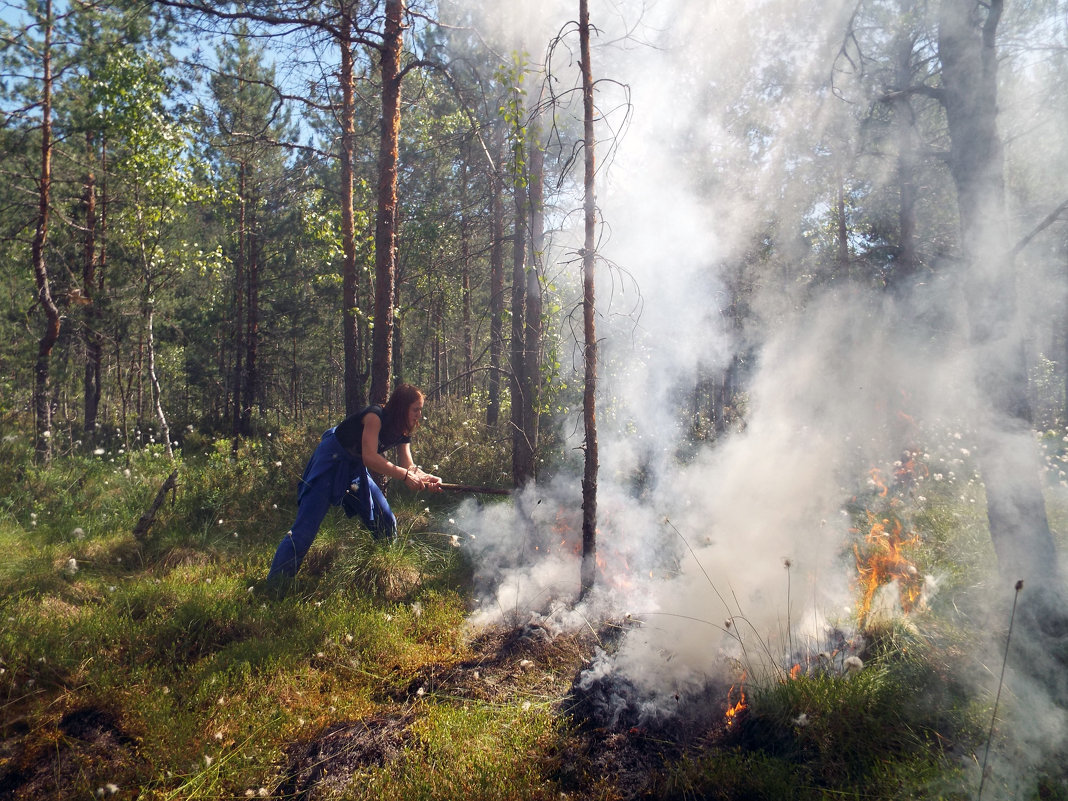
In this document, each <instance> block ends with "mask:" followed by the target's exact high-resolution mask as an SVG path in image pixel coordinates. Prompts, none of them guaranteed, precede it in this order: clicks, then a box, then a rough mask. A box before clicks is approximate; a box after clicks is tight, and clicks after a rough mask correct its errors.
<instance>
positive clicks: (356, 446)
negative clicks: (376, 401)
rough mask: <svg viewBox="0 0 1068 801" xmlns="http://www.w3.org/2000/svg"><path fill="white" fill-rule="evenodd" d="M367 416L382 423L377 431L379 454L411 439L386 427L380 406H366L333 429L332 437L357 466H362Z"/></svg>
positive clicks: (390, 427)
mask: <svg viewBox="0 0 1068 801" xmlns="http://www.w3.org/2000/svg"><path fill="white" fill-rule="evenodd" d="M368 414H374V415H377V416H378V419H379V420H381V421H382V426H381V428H379V429H378V452H379V453H383V452H385V451H387V450H389V449H390V448H395V447H397V446H398V445H403V444H405V443H407V442H411V441H412V440H411V437H407V436H405V435H404V434H402V433H400V432H399V431H397V430H396V429H394V428H393V427H392V426H387V425H386V421H385V419H384V418H383V417H382V407H381V406H368V407H367V408H366V409H361V410H360V411H358V412H356V414H350V415H349V416H348V417H346V418H345V419H344V420H343V421H341V422H340V423H338V425H337V427H336V428H335V429H334V436H335V437H337V441H338V442H339V443H340V444H341V447H343V448H344V449H345V450H346V451H348V452H349V455H350V456H351V457H352V458H353V459H354V460H355V461H356V462H357V463H358V464H360V465H363V453H362V450H363V448H362V445H363V418H364V417H366V416H367V415H368Z"/></svg>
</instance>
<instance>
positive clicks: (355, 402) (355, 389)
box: [340, 13, 366, 414]
mask: <svg viewBox="0 0 1068 801" xmlns="http://www.w3.org/2000/svg"><path fill="white" fill-rule="evenodd" d="M352 24H353V22H352V19H351V17H350V16H349V15H348V14H347V13H346V14H345V15H344V16H343V17H342V25H343V26H344V28H345V30H344V35H343V36H342V38H341V42H340V45H341V250H342V264H341V297H342V300H341V305H342V312H341V321H342V322H341V325H342V341H343V342H344V351H345V356H344V358H345V367H344V372H345V413H346V414H354V413H355V412H357V411H359V410H360V409H361V408H363V406H364V405H365V404H364V402H365V400H366V396H365V395H364V381H365V379H366V376H365V375H364V374H363V373H362V371H361V370H360V366H361V365H362V364H363V353H362V352H361V351H362V348H360V333H359V320H358V319H357V315H356V310H357V309H358V308H359V305H358V304H359V298H358V293H359V278H358V276H357V275H356V221H355V214H354V212H353V199H352V194H353V189H352V181H353V160H354V159H355V138H356V87H355V84H354V82H353V80H354V79H353V54H352V48H353V44H352V41H351V40H350V38H349V35H350V32H351V30H352Z"/></svg>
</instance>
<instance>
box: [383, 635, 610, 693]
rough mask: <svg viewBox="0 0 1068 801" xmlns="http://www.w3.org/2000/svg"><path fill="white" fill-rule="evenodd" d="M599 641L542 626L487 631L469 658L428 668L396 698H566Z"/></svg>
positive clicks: (400, 690)
mask: <svg viewBox="0 0 1068 801" xmlns="http://www.w3.org/2000/svg"><path fill="white" fill-rule="evenodd" d="M597 643H598V640H597V637H596V636H595V635H594V634H593V633H592V632H580V633H574V632H568V633H562V634H554V633H552V632H551V631H550V630H549V629H548V628H546V627H544V626H542V625H539V624H527V625H525V626H518V627H515V628H510V629H501V628H492V629H487V630H485V631H483V632H482V633H480V634H479V635H478V636H477V637H476V638H475V639H474V640H473V641H472V643H471V651H472V652H473V655H472V656H471V657H470V658H468V659H465V660H464V661H462V662H460V663H457V664H451V665H429V666H427V667H426V668H424V669H423V670H422V671H421V672H420V673H419V674H418V675H417V676H416V677H415V678H414V679H412V680H411V681H410V682H408V683H407V684H406V685H405V686H404V687H402V688H400V689H399V690H397V691H396V692H394V693H392V694H391V698H392V700H398V701H406V700H410V699H412V698H418V697H420V696H423V695H426V694H436V695H445V696H450V697H456V698H460V699H464V700H476V701H499V700H502V699H504V698H507V697H508V696H511V695H514V694H516V693H523V694H530V695H538V696H541V697H555V698H562V697H563V696H564V695H565V694H566V693H567V692H568V688H569V687H570V686H571V681H572V677H573V676H574V675H575V674H576V673H577V672H578V671H579V670H581V669H582V667H583V666H584V665H586V664H587V663H588V661H589V659H590V657H591V656H592V654H593V652H594V649H595V648H596V646H597Z"/></svg>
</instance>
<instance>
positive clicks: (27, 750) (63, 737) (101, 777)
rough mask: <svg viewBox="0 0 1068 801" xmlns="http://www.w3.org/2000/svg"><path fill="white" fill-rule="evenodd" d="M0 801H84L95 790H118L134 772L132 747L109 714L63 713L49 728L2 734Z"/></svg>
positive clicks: (88, 711)
mask: <svg viewBox="0 0 1068 801" xmlns="http://www.w3.org/2000/svg"><path fill="white" fill-rule="evenodd" d="M0 754H2V755H3V757H4V759H3V760H0V798H5V799H8V798H9V799H12V801H22V800H23V799H26V800H27V801H29V799H33V801H44V800H45V799H68V798H84V797H87V796H90V795H92V794H94V793H95V792H96V791H97V789H98V788H99V787H106V786H108V785H112V786H114V787H117V788H120V789H121V787H122V777H123V776H127V775H130V774H131V769H132V768H133V767H135V766H136V764H137V762H138V757H137V755H136V742H135V741H134V739H133V738H132V737H131V736H129V735H128V734H127V733H126V732H124V731H123V729H122V728H121V727H120V726H119V724H118V722H117V721H116V719H115V718H114V716H113V715H112V714H111V713H110V712H108V711H107V710H104V709H100V708H97V707H87V708H82V709H77V710H73V711H70V712H67V713H66V714H65V715H63V717H62V718H61V719H60V720H59V721H58V722H57V723H56V725H55V726H54V728H53V727H47V730H44V731H41V730H36V731H31V730H30V729H29V727H28V726H26V725H20V726H12V727H8V728H7V729H5V732H4V740H3V744H2V747H0Z"/></svg>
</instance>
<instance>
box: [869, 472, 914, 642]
mask: <svg viewBox="0 0 1068 801" xmlns="http://www.w3.org/2000/svg"><path fill="white" fill-rule="evenodd" d="M871 479H872V483H873V484H874V485H875V486H876V487H877V493H878V496H879V497H880V498H885V497H886V496H887V494H888V487H887V486H886V484H885V483H884V482H883V481H882V480H881V477H880V472H879V471H878V470H872V471H871ZM897 500H898V499H896V498H892V499H891V500H890V502H889V506H890V507H891V508H890V510H888V511H885V512H883V513H882V514H879V513H877V512H874V511H872V510H867V519H868V532H867V534H866V536H865V538H864V542H863V543H855V544H854V545H853V554H854V556H855V558H856V564H857V573H858V580H857V584H858V587H859V589H860V598H859V600H858V601H857V618H858V620H859V621H860V623H861V624H862V625H863V623H864V621H865V620H866V619H867V617H868V615H869V614H870V613H871V608H872V600H873V599H874V597H875V593H876V592H877V591H878V589H879V588H880V587H882V586H883V585H885V584H889V583H890V582H896V583H897V586H898V597H899V599H900V603H901V609H902V611H903V612H906V613H908V612H910V611H911V610H912V609H913V607H914V606H915V605H916V603H917V601H918V600H919V599H920V597H921V595H922V591H923V583H924V579H923V576H922V575H921V573H920V571H919V570H917V569H916V565H915V564H914V562H913V560H912V559H911V557H910V556H909V551H910V549H913V548H915V547H917V546H918V545H919V544H920V537H919V535H918V534H916V533H915V532H911V531H909V530H908V529H907V527H906V525H905V523H904V522H903V521H902V520H901V518H900V516H898V514H897V513H896V512H894V511H893V510H892V508H893V506H894V505H895V501H897Z"/></svg>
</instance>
